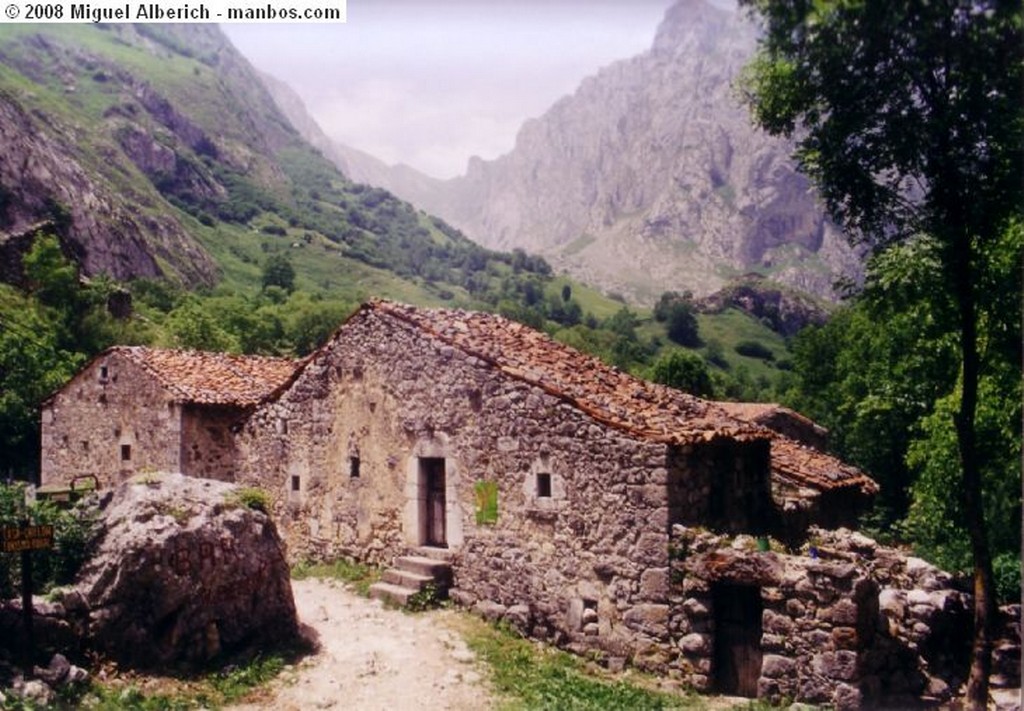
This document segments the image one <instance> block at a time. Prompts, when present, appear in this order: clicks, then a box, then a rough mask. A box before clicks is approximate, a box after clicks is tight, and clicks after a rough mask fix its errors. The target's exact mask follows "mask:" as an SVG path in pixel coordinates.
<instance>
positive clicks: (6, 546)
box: [0, 526, 53, 553]
mask: <svg viewBox="0 0 1024 711" xmlns="http://www.w3.org/2000/svg"><path fill="white" fill-rule="evenodd" d="M51 548H53V526H4V527H3V528H0V550H3V552H4V553H20V552H22V551H45V550H49V549H51Z"/></svg>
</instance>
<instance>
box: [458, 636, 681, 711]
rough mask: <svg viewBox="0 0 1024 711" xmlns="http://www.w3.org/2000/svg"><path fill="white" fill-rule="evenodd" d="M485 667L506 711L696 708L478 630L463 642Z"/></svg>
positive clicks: (576, 662) (563, 655)
mask: <svg viewBox="0 0 1024 711" xmlns="http://www.w3.org/2000/svg"><path fill="white" fill-rule="evenodd" d="M467 641H468V643H469V646H470V648H471V649H472V650H473V651H475V652H476V653H477V654H479V655H480V657H481V658H482V659H483V660H484V661H485V662H486V663H487V664H488V665H489V666H490V672H491V673H490V676H491V683H492V684H493V686H494V688H495V690H496V691H497V692H498V693H499V694H501V695H502V696H503V697H504V701H505V703H504V704H502V708H506V709H510V710H511V709H559V710H561V709H567V710H572V711H588V710H593V711H598V710H599V709H648V710H651V711H654V710H655V709H683V708H699V707H700V706H701V704H700V703H699V702H697V701H696V700H693V699H688V698H685V697H676V696H669V695H667V694H661V693H658V692H655V691H650V690H648V689H645V688H643V687H641V686H638V685H634V684H630V683H629V682H626V681H612V680H608V679H602V678H599V677H597V676H596V675H593V674H590V673H587V672H586V671H585V669H584V664H583V662H582V661H581V660H580V659H579V658H578V657H574V656H572V655H570V654H567V653H565V652H560V651H555V650H551V649H548V648H546V647H542V646H539V645H537V644H536V643H534V642H530V641H528V640H525V639H521V638H519V637H517V636H515V635H514V634H512V633H510V632H508V631H507V630H505V629H502V628H495V627H484V626H482V625H481V626H480V627H479V628H477V630H476V631H475V632H474V633H472V634H471V635H470V636H469V639H468V640H467Z"/></svg>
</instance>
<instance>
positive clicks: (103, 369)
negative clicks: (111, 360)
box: [100, 365, 109, 382]
mask: <svg viewBox="0 0 1024 711" xmlns="http://www.w3.org/2000/svg"><path fill="white" fill-rule="evenodd" d="M108 374H109V371H108V370H107V366H105V365H101V366H100V382H106V380H107V375H108Z"/></svg>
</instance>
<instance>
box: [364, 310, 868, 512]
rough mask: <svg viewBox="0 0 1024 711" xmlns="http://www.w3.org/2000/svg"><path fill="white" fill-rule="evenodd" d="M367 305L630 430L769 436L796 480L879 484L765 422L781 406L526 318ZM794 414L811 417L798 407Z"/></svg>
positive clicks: (776, 467)
mask: <svg viewBox="0 0 1024 711" xmlns="http://www.w3.org/2000/svg"><path fill="white" fill-rule="evenodd" d="M364 308H370V309H373V310H375V311H377V312H379V313H385V314H389V315H391V316H394V317H396V318H399V319H401V320H402V321H405V322H407V323H410V324H413V325H415V326H416V327H418V328H420V329H421V330H423V331H426V332H428V333H430V334H431V335H433V336H434V337H436V338H438V339H439V340H441V341H443V342H445V343H447V344H449V345H452V346H455V347H457V348H459V349H461V350H463V351H465V352H467V353H470V354H472V355H474V356H476V357H478V358H481V359H482V360H485V361H488V362H490V363H492V364H494V365H495V366H497V367H498V368H500V369H501V370H502V371H504V372H505V373H507V374H509V375H511V376H513V377H516V378H518V379H520V380H524V381H526V382H529V383H532V384H535V385H538V386H540V387H542V388H543V389H544V390H546V391H547V392H549V393H551V394H553V395H556V396H558V397H560V398H562V399H564V400H567V401H569V402H571V403H572V404H573V405H575V406H576V407H578V408H579V409H581V410H583V411H584V412H586V413H587V414H588V415H590V416H591V417H593V418H594V419H596V420H598V421H600V422H604V423H606V424H608V425H611V426H613V427H617V428H619V429H622V430H625V431H628V432H630V433H632V434H635V435H639V436H642V437H645V438H647V439H652V440H655V441H663V442H668V443H690V442H696V441H701V440H711V439H714V438H716V437H730V438H734V439H739V440H747V439H764V438H770V439H771V442H772V445H771V447H772V449H771V458H772V472H773V474H774V475H775V476H778V477H780V478H781V479H782V480H783V481H787V482H790V483H793V484H796V485H797V486H807V487H811V488H814V489H818V490H830V489H837V488H842V487H857V488H859V489H860V490H861V491H862V492H864V493H866V494H874V493H876V492H877V491H878V485H877V484H876V483H875V482H874V480H872V479H871V478H870V477H868V476H867V475H865V474H864V473H863V472H861V471H859V470H858V469H856V468H855V467H852V466H849V465H847V464H844V463H843V462H841V461H839V460H838V459H836V458H835V457H832V456H830V455H828V454H825V453H823V452H821V451H819V450H816V449H814V448H811V447H806V446H804V445H802V444H800V443H799V442H797V441H795V440H793V439H791V438H789V437H786V436H784V435H782V434H780V433H778V432H776V431H774V430H771V429H769V428H767V427H764V426H763V425H762V424H761V423H760V422H759V421H758V419H759V417H761V416H763V415H765V413H770V412H774V411H777V410H779V409H784V408H780V406H778V405H765V404H761V403H749V404H737V403H717V402H709V401H707V400H702V399H700V398H697V397H694V396H692V395H687V394H686V393H683V392H680V391H679V390H676V389H674V388H669V387H666V386H664V385H658V384H656V383H651V382H648V381H646V380H642V379H640V378H637V377H634V376H632V375H629V374H628V373H623V372H621V371H620V370H618V369H617V368H613V367H611V366H608V365H607V364H605V363H603V362H601V361H600V360H598V359H597V358H594V357H592V356H588V355H585V354H583V353H580V352H579V351H577V350H575V349H573V348H570V347H569V346H566V345H563V344H561V343H558V342H557V341H555V340H554V339H552V338H550V337H548V336H547V335H545V334H543V333H541V332H539V331H537V330H535V329H532V328H530V327H528V326H524V325H523V324H520V323H517V322H515V321H511V320H509V319H506V318H504V317H502V316H497V315H494V314H488V313H481V312H472V311H463V310H460V309H423V308H416V307H412V306H406V305H403V304H398V303H395V302H391V301H371V302H369V303H368V304H366V305H365V307H364ZM787 413H791V414H792V415H793V416H794V417H797V418H801V419H803V420H806V422H807V423H808V424H809V425H811V426H815V425H814V423H813V422H811V420H807V418H804V417H803V416H802V415H799V414H798V413H796V412H793V411H791V410H787Z"/></svg>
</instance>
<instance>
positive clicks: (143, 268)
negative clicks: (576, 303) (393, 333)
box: [0, 24, 549, 302]
mask: <svg viewBox="0 0 1024 711" xmlns="http://www.w3.org/2000/svg"><path fill="white" fill-rule="evenodd" d="M303 128H305V129H306V130H307V132H308V131H309V130H311V129H310V127H309V126H304V127H303ZM314 143H315V144H316V146H319V147H320V149H321V150H322V151H323V153H328V152H329V149H330V147H329V146H327V145H325V144H324V142H323V140H319V141H318V140H316V138H315V137H314ZM321 150H317V147H315V146H314V145H310V143H309V142H308V141H307V140H306V139H304V138H303V137H302V136H301V135H300V134H299V132H298V131H297V130H296V129H295V127H293V125H292V123H291V122H290V121H289V118H288V117H287V116H286V115H285V113H284V112H283V111H282V110H281V109H279V108H278V106H277V104H276V103H275V101H274V100H273V99H272V98H271V96H270V94H269V93H268V90H267V88H266V87H265V86H264V84H263V81H262V80H261V78H260V76H259V75H258V74H257V72H256V71H255V70H254V69H253V68H252V67H251V65H250V64H249V63H248V61H247V60H246V59H245V58H244V57H242V55H241V54H239V53H238V52H237V50H235V48H234V47H233V46H232V45H231V43H230V41H229V40H228V39H227V38H226V37H225V36H224V35H223V34H222V33H221V31H220V30H219V29H218V28H217V26H216V25H197V24H193V25H170V24H164V25H128V24H119V25H118V24H113V25H10V24H8V25H3V26H0V280H4V281H7V282H14V283H18V282H19V277H20V275H21V263H20V257H21V255H22V254H23V253H24V252H25V250H26V249H27V248H28V246H29V245H30V244H31V241H32V239H33V237H34V235H35V233H36V232H37V231H38V230H40V229H45V230H47V231H51V232H55V233H57V234H58V236H59V237H60V240H61V244H62V247H63V248H64V250H65V251H66V252H67V253H68V255H69V256H72V257H73V258H74V259H75V260H76V261H77V262H78V263H79V264H80V265H81V266H82V267H83V270H84V272H85V273H86V274H87V275H97V274H106V275H109V276H111V277H113V278H115V279H118V280H128V279H132V278H136V277H169V278H172V279H174V280H176V281H179V282H182V283H184V284H186V285H189V286H198V285H212V284H214V283H215V282H218V281H220V280H223V279H227V280H229V281H231V282H232V285H233V286H236V287H237V286H249V285H252V284H253V283H258V282H259V278H260V269H261V265H262V264H264V263H265V262H266V260H267V258H268V255H270V254H274V253H278V252H288V253H289V255H290V259H291V261H292V262H294V264H295V269H296V272H297V273H298V277H299V280H300V282H301V285H302V286H303V288H305V289H307V290H310V291H314V290H316V291H320V292H329V293H330V294H332V295H333V296H338V295H344V296H345V297H346V298H349V299H352V300H358V299H362V298H365V297H366V296H368V295H384V296H393V297H399V298H403V299H407V300H414V301H425V302H431V301H433V302H436V301H438V300H441V301H444V300H451V299H453V298H463V299H465V300H466V301H467V302H468V301H470V300H472V299H473V298H483V297H485V296H486V297H489V298H491V299H492V300H493V301H497V299H498V296H497V295H495V294H492V293H491V292H492V291H495V290H498V289H499V288H501V287H502V283H501V279H500V278H499V277H500V275H501V274H503V273H504V272H503V269H502V268H499V267H498V266H496V263H497V262H502V263H503V264H505V265H506V266H509V265H511V263H512V260H513V255H509V254H504V255H502V254H497V253H494V252H491V251H489V250H486V249H484V248H482V247H480V246H479V245H477V244H475V243H473V242H471V241H470V240H469V239H467V238H466V237H465V236H464V235H462V234H460V233H459V232H458V231H457V230H454V229H453V228H451V227H450V226H449V225H447V224H445V223H444V222H442V221H441V220H439V219H437V218H434V217H431V216H429V215H426V214H425V213H422V212H420V211H418V210H416V209H415V208H413V207H412V206H411V205H409V204H407V203H404V202H402V201H400V200H399V199H397V198H396V197H394V196H393V195H391V194H390V193H388V192H386V191H385V190H382V189H380V188H370V187H368V186H366V185H362V184H359V185H357V184H354V183H352V182H351V181H349V180H347V179H346V178H345V177H344V176H343V175H342V174H341V173H340V172H339V171H338V169H337V168H336V167H335V166H334V165H333V164H332V163H331V161H330V160H328V159H327V158H326V157H325V156H324V155H323V154H322V153H321ZM528 266H530V267H531V268H528V269H526V270H525V271H523V269H520V270H519V271H520V272H523V278H526V277H527V276H528V274H527V272H529V273H535V270H534V269H533V267H536V268H537V269H541V270H549V269H548V267H547V265H546V264H544V263H543V262H542V261H541V260H529V265H528ZM513 286H514V285H513Z"/></svg>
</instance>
